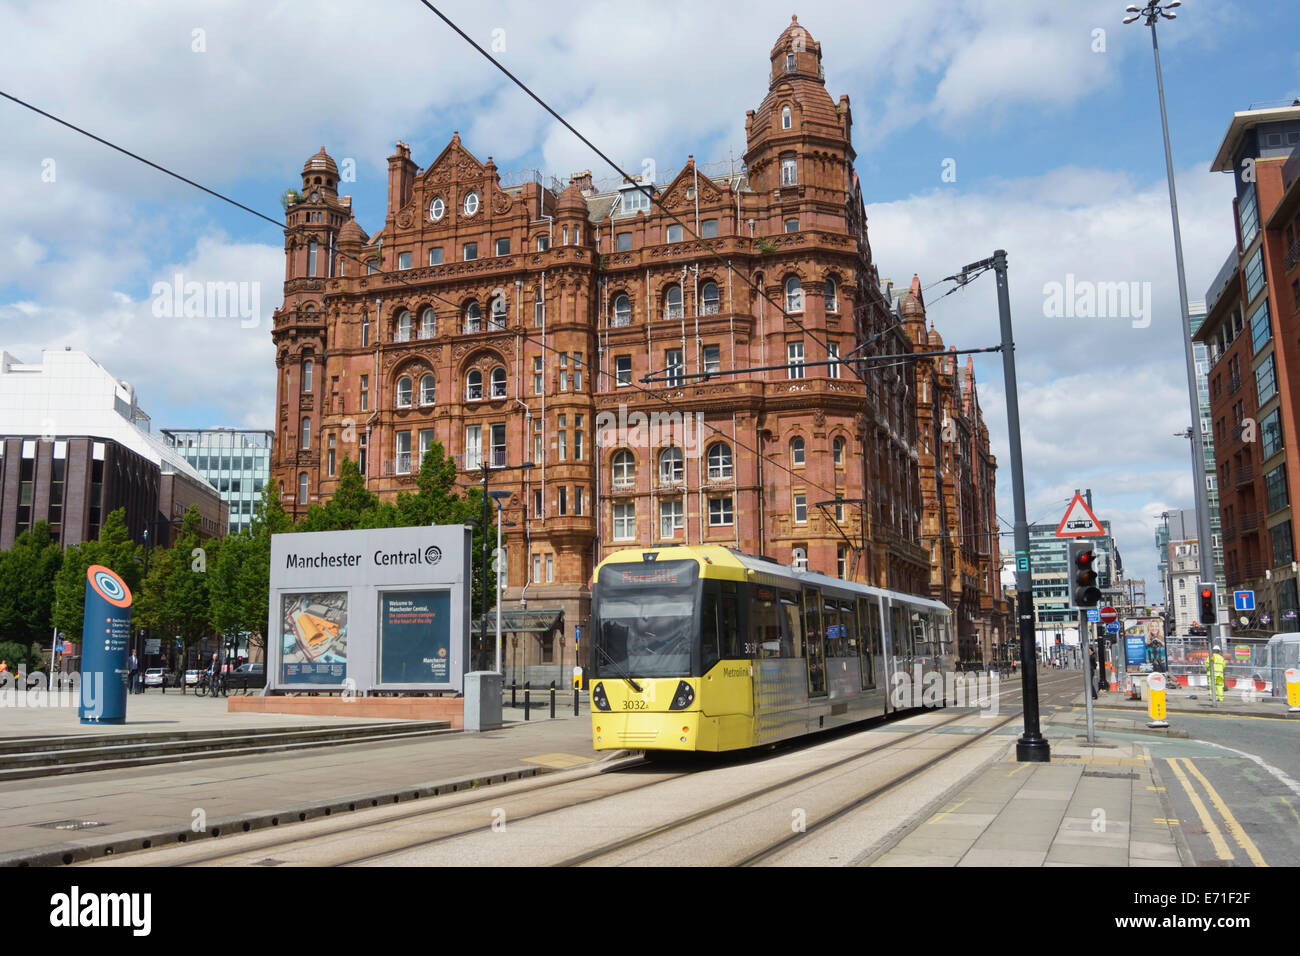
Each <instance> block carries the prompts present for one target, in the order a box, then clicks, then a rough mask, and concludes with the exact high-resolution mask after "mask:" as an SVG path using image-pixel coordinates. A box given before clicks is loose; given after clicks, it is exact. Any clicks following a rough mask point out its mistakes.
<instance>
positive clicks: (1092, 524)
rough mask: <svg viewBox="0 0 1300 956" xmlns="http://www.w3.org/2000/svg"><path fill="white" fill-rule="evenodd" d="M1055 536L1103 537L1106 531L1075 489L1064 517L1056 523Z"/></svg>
mask: <svg viewBox="0 0 1300 956" xmlns="http://www.w3.org/2000/svg"><path fill="white" fill-rule="evenodd" d="M1056 536H1057V537H1058V538H1104V537H1105V536H1106V531H1105V529H1104V528H1102V526H1101V522H1100V521H1098V520H1097V516H1096V515H1095V514H1093V513H1092V509H1091V508H1089V507H1088V502H1086V501H1084V500H1083V495H1081V494H1080V493H1079V492H1077V491H1076V492H1075V493H1074V500H1073V501H1071V502H1070V507H1068V508H1066V509H1065V517H1064V518H1062V519H1061V523H1060V524H1059V525H1057V528H1056Z"/></svg>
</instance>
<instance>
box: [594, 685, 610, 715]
mask: <svg viewBox="0 0 1300 956" xmlns="http://www.w3.org/2000/svg"><path fill="white" fill-rule="evenodd" d="M591 702H592V703H593V704H595V705H596V709H597V710H609V698H608V697H606V696H605V685H604V684H597V685H596V686H595V687H593V688H592V689H591Z"/></svg>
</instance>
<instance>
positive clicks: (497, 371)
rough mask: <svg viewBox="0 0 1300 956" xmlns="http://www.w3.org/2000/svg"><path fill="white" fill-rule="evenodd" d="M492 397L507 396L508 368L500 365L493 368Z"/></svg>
mask: <svg viewBox="0 0 1300 956" xmlns="http://www.w3.org/2000/svg"><path fill="white" fill-rule="evenodd" d="M492 397H493V398H505V397H506V370H505V369H504V368H502V367H500V366H497V367H496V368H494V369H493V370H492Z"/></svg>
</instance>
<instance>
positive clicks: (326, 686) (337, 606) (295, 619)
mask: <svg viewBox="0 0 1300 956" xmlns="http://www.w3.org/2000/svg"><path fill="white" fill-rule="evenodd" d="M470 581H471V577H470V529H469V528H467V527H466V526H465V525H442V526H434V527H430V526H423V527H415V528H375V529H366V530H360V531H321V532H296V533H293V534H277V535H274V536H272V538H271V601H270V605H271V606H270V608H269V609H268V632H267V633H269V634H270V635H272V639H271V640H269V641H268V642H267V650H268V654H269V657H270V660H269V661H268V663H267V669H266V674H267V688H268V689H269V690H270V691H272V692H275V691H277V690H280V691H301V690H313V689H314V690H334V691H340V690H342V691H347V692H351V693H356V694H360V695H364V694H365V693H366V692H368V691H370V690H383V691H401V690H412V691H430V690H455V691H460V690H463V687H464V673H465V666H466V663H467V662H468V660H469V621H470V608H469V600H470V598H469V595H470V586H469V585H470Z"/></svg>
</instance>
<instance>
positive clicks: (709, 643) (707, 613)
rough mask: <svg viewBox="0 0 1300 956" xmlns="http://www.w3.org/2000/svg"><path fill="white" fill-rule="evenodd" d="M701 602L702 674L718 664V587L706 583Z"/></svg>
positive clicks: (710, 582) (712, 583) (708, 582)
mask: <svg viewBox="0 0 1300 956" xmlns="http://www.w3.org/2000/svg"><path fill="white" fill-rule="evenodd" d="M703 591H704V593H703V595H702V597H701V600H700V666H701V667H702V670H701V671H700V673H702V674H704V673H708V670H709V668H710V667H712V666H713V665H714V664H716V663H718V594H717V585H715V584H714V582H712V581H705V582H704V588H703Z"/></svg>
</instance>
